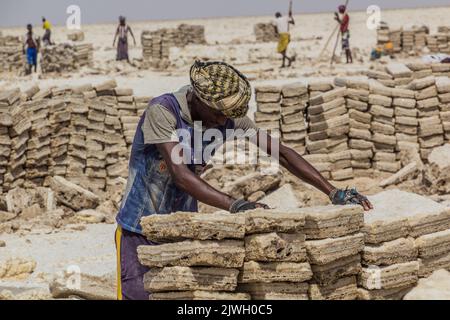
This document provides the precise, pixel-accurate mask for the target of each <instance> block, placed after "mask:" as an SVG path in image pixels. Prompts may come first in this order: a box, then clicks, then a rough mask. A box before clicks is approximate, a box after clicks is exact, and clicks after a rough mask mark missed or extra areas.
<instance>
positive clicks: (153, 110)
mask: <svg viewBox="0 0 450 320" xmlns="http://www.w3.org/2000/svg"><path fill="white" fill-rule="evenodd" d="M189 87H190V86H185V87H183V88H181V89H180V90H178V91H177V92H174V95H175V98H176V99H177V100H178V103H179V104H180V107H181V117H182V118H183V120H185V121H186V122H188V123H189V124H192V125H193V121H192V117H191V114H190V111H189V108H188V104H187V99H186V94H187V92H188V90H189ZM234 123H235V129H242V130H243V131H244V132H247V131H248V130H250V129H254V130H255V131H256V130H257V127H256V125H255V123H254V122H253V121H252V120H251V119H250V118H249V117H248V116H245V117H243V118H238V119H234ZM176 125H177V120H176V118H175V116H174V115H173V114H172V112H170V111H169V110H168V109H167V108H166V107H164V106H162V105H152V106H149V107H147V109H146V114H145V120H144V123H143V124H142V132H143V134H144V143H146V144H157V143H166V142H178V138H177V136H176V134H175V133H176Z"/></svg>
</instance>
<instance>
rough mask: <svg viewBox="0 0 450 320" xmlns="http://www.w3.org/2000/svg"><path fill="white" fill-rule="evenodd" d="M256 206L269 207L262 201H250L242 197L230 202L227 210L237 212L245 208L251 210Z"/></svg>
mask: <svg viewBox="0 0 450 320" xmlns="http://www.w3.org/2000/svg"><path fill="white" fill-rule="evenodd" d="M256 208H262V209H270V208H269V206H268V205H266V204H264V203H259V202H250V201H246V200H244V199H238V200H236V201H234V202H233V203H232V204H231V206H230V210H229V211H230V212H231V213H237V212H242V211H247V210H253V209H256Z"/></svg>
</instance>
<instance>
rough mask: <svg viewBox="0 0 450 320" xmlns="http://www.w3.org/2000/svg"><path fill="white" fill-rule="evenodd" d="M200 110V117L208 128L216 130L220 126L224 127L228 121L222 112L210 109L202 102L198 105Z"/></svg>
mask: <svg viewBox="0 0 450 320" xmlns="http://www.w3.org/2000/svg"><path fill="white" fill-rule="evenodd" d="M198 108H199V115H200V117H201V120H202V122H203V125H204V126H205V127H206V128H215V127H218V126H223V125H225V123H226V121H227V119H228V118H227V116H225V115H224V114H223V113H222V112H220V111H218V110H214V109H212V108H210V107H208V106H207V105H206V104H204V103H202V102H201V101H200V103H199V104H198Z"/></svg>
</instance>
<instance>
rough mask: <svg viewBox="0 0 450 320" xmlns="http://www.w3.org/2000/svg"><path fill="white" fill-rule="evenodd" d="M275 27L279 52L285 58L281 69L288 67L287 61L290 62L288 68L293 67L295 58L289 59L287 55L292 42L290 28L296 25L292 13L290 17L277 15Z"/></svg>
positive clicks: (274, 22)
mask: <svg viewBox="0 0 450 320" xmlns="http://www.w3.org/2000/svg"><path fill="white" fill-rule="evenodd" d="M272 23H273V25H274V26H275V28H276V30H277V33H278V36H279V39H278V47H277V51H278V53H280V54H281V55H282V56H283V64H282V65H281V68H285V67H286V59H287V60H288V61H289V64H288V67H290V66H291V64H292V62H293V61H294V60H295V57H291V58H289V57H288V56H287V54H286V52H287V48H288V45H289V43H290V42H291V35H290V34H289V26H290V25H291V24H292V25H294V24H295V21H294V18H293V17H292V12H289V16H288V17H283V16H282V15H281V13H280V12H277V13H275V20H274V21H273V22H272Z"/></svg>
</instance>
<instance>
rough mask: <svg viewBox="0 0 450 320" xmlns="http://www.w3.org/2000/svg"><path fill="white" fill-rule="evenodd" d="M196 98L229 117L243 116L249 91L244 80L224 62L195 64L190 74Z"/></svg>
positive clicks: (248, 86)
mask: <svg viewBox="0 0 450 320" xmlns="http://www.w3.org/2000/svg"><path fill="white" fill-rule="evenodd" d="M190 78H191V85H192V88H193V89H194V92H195V94H196V96H197V97H198V98H199V99H200V100H201V101H202V102H203V103H205V104H206V105H207V106H209V107H210V108H212V109H215V110H219V111H221V112H222V113H223V114H224V115H226V116H227V117H229V118H242V117H244V116H245V115H246V114H247V111H248V102H249V101H250V97H251V95H252V89H251V86H250V83H249V82H248V80H247V78H246V77H245V76H244V75H243V74H242V73H240V72H239V71H238V70H236V69H235V68H234V67H232V66H230V65H229V64H227V63H225V62H216V61H211V62H200V61H196V62H195V63H194V64H193V65H192V67H191V71H190Z"/></svg>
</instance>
